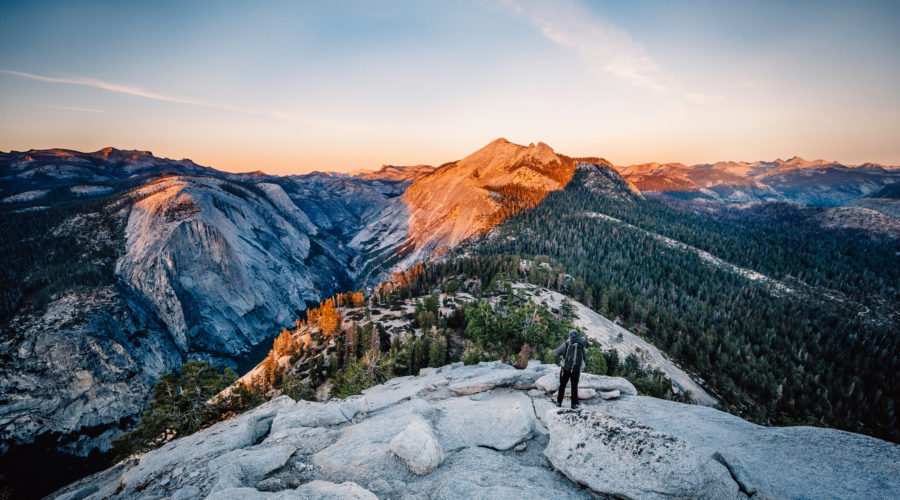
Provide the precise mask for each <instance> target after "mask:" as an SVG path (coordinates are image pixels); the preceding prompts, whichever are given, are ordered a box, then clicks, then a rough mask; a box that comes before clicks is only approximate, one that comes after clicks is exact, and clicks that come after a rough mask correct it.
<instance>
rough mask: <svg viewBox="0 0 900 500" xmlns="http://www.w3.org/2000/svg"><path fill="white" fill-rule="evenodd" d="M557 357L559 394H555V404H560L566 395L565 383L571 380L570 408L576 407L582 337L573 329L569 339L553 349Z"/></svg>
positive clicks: (582, 360)
mask: <svg viewBox="0 0 900 500" xmlns="http://www.w3.org/2000/svg"><path fill="white" fill-rule="evenodd" d="M553 354H554V355H555V356H556V357H557V358H559V394H557V395H556V406H562V402H563V396H565V395H566V384H567V383H568V382H569V380H571V381H572V398H571V399H572V408H578V378H579V377H580V376H581V369H582V368H583V367H584V339H582V338H581V337H579V336H578V332H577V331H575V330H569V340H567V341H565V342H563V344H562V345H560V346H559V347H557V348H556V350H555V351H553Z"/></svg>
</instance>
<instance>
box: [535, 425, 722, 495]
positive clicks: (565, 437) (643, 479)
mask: <svg viewBox="0 0 900 500" xmlns="http://www.w3.org/2000/svg"><path fill="white" fill-rule="evenodd" d="M545 420H546V421H547V423H548V425H547V427H548V429H549V433H550V442H549V443H548V444H547V447H546V448H545V449H544V455H545V456H546V457H547V458H548V459H549V460H550V463H552V464H553V466H554V467H555V468H556V469H557V470H559V471H560V472H562V473H563V474H564V475H565V476H566V477H568V478H569V479H571V480H573V481H576V482H578V483H581V484H584V485H586V486H588V487H589V488H591V489H592V490H594V491H595V492H597V493H600V494H604V495H609V496H613V497H620V498H646V499H673V498H711V495H712V494H713V492H716V493H717V494H721V492H722V491H730V492H733V493H734V494H735V495H737V491H738V488H737V484H736V483H734V482H733V481H732V482H731V484H727V483H726V484H722V483H721V481H722V476H721V475H720V474H719V471H718V470H717V468H716V465H718V464H715V463H714V462H713V461H712V459H710V458H709V457H708V456H706V455H703V454H702V453H700V452H699V451H698V450H697V449H696V448H694V447H693V446H691V445H690V444H689V443H687V442H685V441H683V440H681V439H678V438H676V437H674V436H672V435H669V434H666V433H663V432H659V431H657V430H654V429H652V428H650V427H647V426H645V425H642V424H640V423H638V422H635V421H633V420H627V419H620V418H615V417H609V416H606V415H600V414H595V413H588V412H583V411H573V410H559V409H557V410H550V411H548V412H547V416H546V419H545Z"/></svg>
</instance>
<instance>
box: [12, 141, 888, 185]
mask: <svg viewBox="0 0 900 500" xmlns="http://www.w3.org/2000/svg"><path fill="white" fill-rule="evenodd" d="M503 138H505V137H498V138H495V139H494V140H496V139H503ZM509 142H512V143H514V144H518V145H521V146H528V145H529V144H537V143H538V142H544V143H545V144H547V145H548V146H550V147H551V148H552V149H553V151H554V152H555V153H557V154H562V155H565V156H569V157H571V158H589V157H597V158H602V159H604V160H606V161H609V162H610V163H612V164H613V165H614V166H616V167H623V168H624V167H631V166H638V165H646V164H650V163H658V164H660V165H671V164H682V165H684V166H686V167H694V166H698V165H714V164H716V163H721V162H736V163H754V162H777V161H782V162H787V161H790V160H791V159H793V158H800V159H801V160H804V161H807V162H816V161H825V162H826V163H829V164H839V165H844V166H847V167H856V166H860V165H864V164H878V165H881V166H883V167H885V168H889V169H897V168H900V164H897V165H892V164H888V163H882V162H876V161H860V162H846V161H843V160H836V159H829V158H820V157H804V156H802V155H790V156H779V157H776V158H771V159H756V160H745V159H741V160H738V159H719V160H715V161H704V162H698V163H686V162H681V161H660V160H653V161H647V162H640V163H627V162H626V163H620V162H616V161H612V160H610V159H609V158H608V157H606V156H604V155H602V154H599V155H598V154H591V153H589V154H577V155H575V154H570V153H569V152H567V151H560V150H559V149H557V148H555V147H553V144H549V143H547V142H546V141H529V142H525V143H522V142H517V141H512V140H511V141H509ZM489 143H490V141H489V142H486V143H484V144H482V145H480V146H478V147H475V148H474V149H472V150H471V151H468V152H467V153H465V154H463V155H462V156H458V157H457V158H454V159H450V160H446V159H445V160H443V161H440V162H436V163H425V162H412V163H406V164H401V163H396V162H388V163H380V164H377V165H373V166H360V167H358V168H348V169H347V170H340V169H324V168H312V169H310V170H304V171H295V172H282V173H273V172H269V171H266V170H265V168H254V169H250V170H247V169H240V168H238V169H227V168H220V167H218V166H216V165H215V164H212V163H204V162H201V161H197V160H196V159H194V158H192V157H190V156H180V155H177V154H176V155H166V154H160V153H157V152H156V151H153V150H152V149H145V148H131V147H127V148H125V147H118V146H110V145H106V146H103V147H100V148H96V149H90V148H89V149H76V148H71V147H59V146H55V147H47V148H36V147H29V148H25V149H16V148H13V149H10V150H5V151H4V150H0V154H11V153H26V152H28V151H32V150H33V151H50V150H54V149H58V150H67V151H75V152H78V153H96V152H99V151H102V150H104V149H106V148H113V149H116V150H119V151H141V152H147V153H150V154H151V155H153V156H154V157H156V158H161V159H168V160H175V161H191V162H193V163H194V164H196V165H198V166H201V167H208V168H212V169H215V170H219V171H222V172H228V173H232V174H248V173H254V172H262V173H264V174H266V175H277V176H290V175H306V174H311V173H315V172H319V173H339V174H352V173H354V172H359V171H370V172H377V171H378V170H381V169H382V168H384V167H389V166H393V167H416V166H429V167H433V168H438V167H440V166H441V165H443V164H445V163H451V162H454V161H458V160H461V159H463V158H465V157H466V156H468V155H469V154H471V153H474V152H475V151H477V150H479V149H481V148H482V147H484V146H485V145H487V144H489Z"/></svg>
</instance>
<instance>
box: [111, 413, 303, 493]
mask: <svg viewBox="0 0 900 500" xmlns="http://www.w3.org/2000/svg"><path fill="white" fill-rule="evenodd" d="M289 401H290V398H278V399H275V400H273V401H270V402H268V403H266V404H264V405H262V406H260V407H259V408H256V409H254V410H252V411H250V412H247V413H245V414H243V415H240V416H238V417H235V418H233V419H231V420H226V421H224V422H219V423H217V424H215V425H213V426H212V427H210V428H208V429H205V430H204V431H203V432H198V433H196V434H192V435H190V436H186V437H184V438H182V439H176V440H174V441H171V442H169V443H166V444H165V445H163V446H162V447H160V448H157V449H156V450H153V451H150V452H147V453H146V454H144V455H143V456H142V457H141V458H140V461H139V462H138V464H137V465H136V466H135V467H133V468H131V469H128V470H126V471H125V472H124V473H123V474H122V483H124V484H125V487H126V490H127V491H138V490H141V489H143V488H145V487H146V486H147V485H148V484H150V483H151V482H155V481H161V480H163V478H164V477H169V476H171V475H172V474H171V473H172V470H173V469H175V468H176V467H179V466H180V467H182V468H188V467H190V468H194V467H197V468H203V469H205V468H206V463H207V462H209V460H211V459H213V458H216V457H218V456H220V455H223V454H225V453H228V452H230V451H232V450H236V449H240V448H245V447H248V446H253V445H254V444H256V442H257V441H259V440H260V438H262V437H264V436H266V435H267V434H268V433H269V431H270V429H271V426H272V421H273V419H274V418H275V414H276V413H277V412H278V411H279V410H280V409H281V408H283V407H285V406H286V405H287V404H288V402H289Z"/></svg>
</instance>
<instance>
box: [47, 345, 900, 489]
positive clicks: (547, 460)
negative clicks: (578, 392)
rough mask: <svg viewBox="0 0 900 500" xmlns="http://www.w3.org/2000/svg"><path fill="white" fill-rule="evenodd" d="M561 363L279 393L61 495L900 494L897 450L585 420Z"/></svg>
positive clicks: (691, 411) (671, 423) (643, 420)
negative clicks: (298, 395) (563, 386)
mask: <svg viewBox="0 0 900 500" xmlns="http://www.w3.org/2000/svg"><path fill="white" fill-rule="evenodd" d="M557 373H558V368H557V367H555V366H552V365H543V364H540V363H538V362H531V363H529V365H528V367H527V368H526V369H524V370H516V369H514V368H513V367H511V366H508V365H503V364H500V363H497V362H492V363H482V364H479V365H473V366H462V365H461V364H459V363H457V364H454V365H448V366H445V367H442V368H429V369H423V370H422V372H421V373H420V374H419V376H418V377H402V378H398V379H393V380H390V381H388V382H387V383H385V384H383V385H380V386H375V387H372V388H370V389H367V390H366V391H364V394H363V395H360V396H354V397H350V398H347V399H344V400H332V401H329V402H326V403H310V402H295V401H293V400H291V399H290V398H288V397H280V398H277V399H275V400H272V401H270V402H269V403H266V404H265V405H263V406H261V407H259V408H256V409H255V410H252V411H250V412H247V413H245V414H243V415H239V416H237V417H235V418H233V419H231V420H228V421H224V422H220V423H218V424H215V425H213V426H212V427H209V428H207V429H205V430H202V431H200V432H198V433H196V434H193V435H191V436H187V437H184V438H181V439H178V440H175V441H172V442H170V443H168V444H166V445H164V446H163V447H162V448H159V449H157V450H154V451H151V452H148V453H146V454H144V455H142V456H140V457H136V458H134V459H131V460H128V461H126V462H123V463H120V464H119V465H117V466H115V467H113V468H111V469H108V470H106V471H103V472H101V473H98V474H96V475H94V476H91V477H88V478H85V479H83V480H81V481H78V482H76V483H73V484H72V485H70V486H68V487H66V488H64V489H62V490H60V491H58V492H56V493H55V494H53V495H51V497H50V498H55V499H66V500H71V499H75V498H78V499H100V498H160V497H164V498H173V499H175V498H179V499H181V498H217V499H230V498H240V499H242V500H250V499H256V498H260V499H294V498H298V499H299V498H303V499H305V498H417V497H428V498H516V499H518V498H551V497H563V498H592V497H595V496H596V495H601V496H607V497H614V498H669V499H670V498H717V499H721V498H735V499H738V498H748V497H753V498H813V497H814V498H896V497H897V495H900V481H897V479H896V473H895V467H896V464H897V463H900V446H897V445H894V444H891V443H887V442H884V441H880V440H878V439H874V438H870V437H866V436H861V435H856V434H850V433H846V432H842V431H835V430H830V429H819V428H810V427H790V428H764V427H760V426H758V425H755V424H751V423H749V422H746V421H744V420H742V419H740V418H738V417H735V416H733V415H729V414H726V413H722V412H719V411H717V410H713V409H711V408H706V407H700V406H692V405H684V404H680V403H675V402H671V401H665V400H658V399H654V398H647V397H641V396H636V395H635V391H634V388H633V387H632V386H631V385H630V384H629V383H628V382H627V381H625V380H623V379H618V378H613V377H600V376H592V375H587V374H585V375H584V376H583V377H584V378H583V380H584V385H585V386H586V387H596V388H597V389H599V390H600V391H601V392H607V391H610V392H613V394H614V392H615V391H619V392H620V393H621V395H620V396H619V397H617V398H615V399H610V400H606V399H600V398H593V399H590V400H587V401H584V404H583V407H582V408H581V409H579V410H569V409H558V408H556V406H555V404H554V403H553V402H552V400H551V398H550V397H548V391H551V390H552V389H553V388H554V386H553V383H552V381H553V380H554V379H556V378H557V377H558V375H557Z"/></svg>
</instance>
